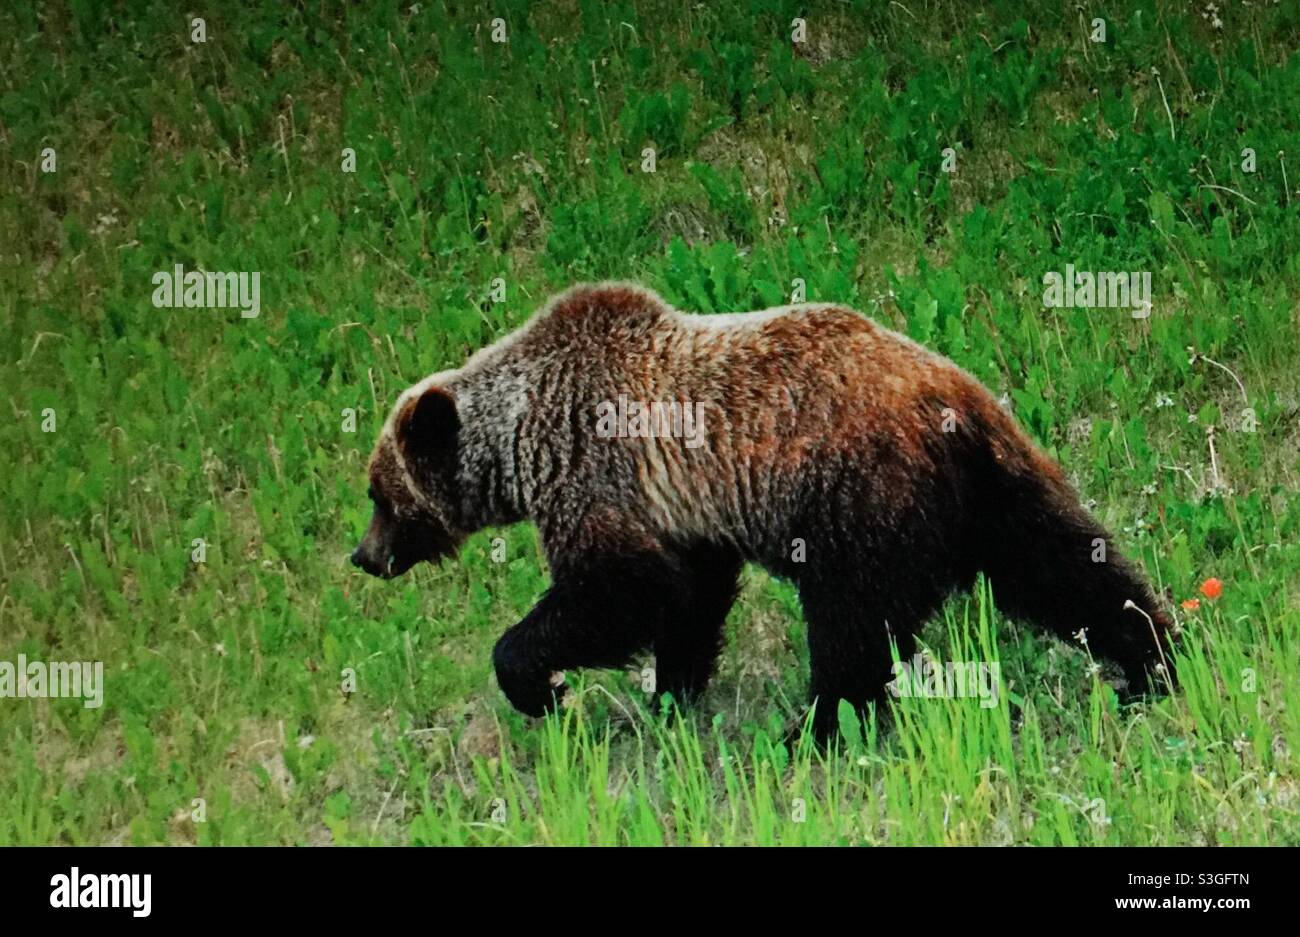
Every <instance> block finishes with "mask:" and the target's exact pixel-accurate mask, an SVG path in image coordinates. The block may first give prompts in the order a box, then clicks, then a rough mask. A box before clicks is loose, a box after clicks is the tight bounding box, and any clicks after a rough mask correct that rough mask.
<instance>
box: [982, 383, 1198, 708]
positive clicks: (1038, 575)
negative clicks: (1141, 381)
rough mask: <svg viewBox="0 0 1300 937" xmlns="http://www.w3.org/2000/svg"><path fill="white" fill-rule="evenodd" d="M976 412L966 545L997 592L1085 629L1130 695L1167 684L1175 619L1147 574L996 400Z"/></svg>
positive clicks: (1073, 628) (1022, 612) (1065, 626)
mask: <svg viewBox="0 0 1300 937" xmlns="http://www.w3.org/2000/svg"><path fill="white" fill-rule="evenodd" d="M990 403H992V401H990ZM993 411H995V412H993ZM983 422H984V423H985V426H984V427H983V428H984V430H985V438H984V439H983V440H982V442H983V446H982V448H983V449H984V455H985V458H984V459H982V460H981V461H982V462H983V463H984V465H983V472H982V474H983V476H984V477H983V478H982V479H981V480H980V481H979V483H977V486H976V487H977V491H978V492H979V494H978V495H977V498H978V501H979V504H980V508H979V510H978V511H977V514H978V515H980V517H979V523H978V525H977V528H976V530H975V531H974V532H973V536H974V537H975V538H976V539H975V541H974V542H973V543H972V545H971V546H972V553H973V555H974V556H976V557H978V558H979V565H980V566H981V567H982V569H983V571H984V573H985V575H986V576H987V578H988V580H989V582H990V585H991V587H992V590H993V599H994V602H995V603H996V604H997V605H998V607H999V608H1000V609H1001V610H1002V611H1003V612H1005V613H1007V614H1009V615H1011V616H1012V617H1014V618H1020V619H1024V620H1027V621H1028V622H1030V623H1031V624H1034V625H1037V626H1039V627H1041V628H1044V629H1047V630H1050V631H1052V632H1054V633H1056V634H1057V635H1058V636H1060V637H1061V638H1062V639H1063V640H1066V641H1069V642H1072V643H1079V638H1078V637H1077V635H1078V634H1079V632H1081V631H1082V632H1083V639H1084V640H1086V642H1087V645H1088V648H1089V649H1090V651H1091V652H1092V654H1093V655H1094V656H1096V657H1099V658H1105V659H1108V660H1111V661H1113V662H1115V663H1116V664H1118V665H1119V666H1120V667H1121V668H1122V669H1123V671H1124V675H1125V677H1126V679H1127V683H1128V687H1127V691H1126V692H1127V694H1128V695H1138V694H1142V693H1145V692H1148V691H1160V690H1163V689H1164V688H1166V687H1172V686H1173V681H1174V679H1175V673H1174V666H1173V653H1172V652H1173V637H1174V630H1173V621H1172V620H1171V618H1170V617H1169V615H1168V614H1166V613H1165V611H1164V610H1163V609H1161V607H1160V605H1159V603H1158V602H1157V600H1156V597H1155V595H1154V594H1153V593H1152V591H1151V588H1150V586H1148V585H1147V583H1146V580H1145V579H1144V578H1143V577H1142V575H1141V574H1140V573H1139V572H1138V570H1137V569H1136V567H1134V566H1133V564H1131V563H1130V562H1129V561H1128V560H1127V559H1125V558H1124V557H1123V556H1121V555H1120V553H1119V551H1118V550H1116V549H1115V546H1114V543H1113V542H1112V540H1111V537H1110V534H1109V533H1108V532H1107V531H1106V530H1105V529H1104V528H1103V527H1102V526H1101V525H1100V524H1098V523H1097V521H1096V520H1094V519H1093V518H1092V517H1091V516H1090V515H1089V514H1088V512H1087V511H1086V510H1085V509H1084V508H1083V506H1082V505H1081V504H1080V503H1079V499H1078V497H1077V496H1076V495H1075V493H1074V492H1073V491H1072V490H1071V488H1070V486H1069V484H1068V482H1066V480H1065V478H1064V476H1063V474H1062V473H1061V469H1060V467H1059V466H1057V465H1056V463H1055V462H1053V461H1052V460H1051V459H1050V458H1048V457H1047V456H1046V455H1045V454H1044V453H1042V452H1041V451H1040V450H1039V449H1038V448H1037V447H1036V446H1035V445H1034V444H1033V442H1031V441H1030V440H1029V438H1028V437H1027V436H1026V435H1025V434H1024V433H1023V432H1022V431H1021V430H1020V428H1019V427H1017V426H1016V425H1015V423H1014V422H1013V421H1012V420H1011V418H1010V417H1009V416H1007V414H1006V413H1004V412H1003V411H1002V409H1001V408H1000V407H998V406H997V405H996V404H995V403H993V404H992V410H991V411H986V413H985V420H984V421H983ZM981 540H983V541H984V542H980V541H981Z"/></svg>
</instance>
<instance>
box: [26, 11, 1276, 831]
mask: <svg viewBox="0 0 1300 937" xmlns="http://www.w3.org/2000/svg"><path fill="white" fill-rule="evenodd" d="M1094 6H1095V8H1096V13H1095V14H1089V15H1087V16H1086V17H1085V15H1084V14H1082V13H1081V12H1080V11H1079V9H1078V8H1076V7H1075V6H1074V5H1072V4H1053V3H1048V2H1042V3H1039V2H1028V3H1022V2H1010V0H1008V2H1005V3H994V4H991V5H989V6H987V7H986V8H985V9H984V11H983V12H980V11H977V10H975V9H973V8H972V7H973V5H968V4H965V3H951V4H949V3H942V2H929V3H927V2H924V0H908V2H906V3H884V2H866V0H857V2H848V3H838V2H837V3H831V2H827V3H813V4H805V5H800V4H795V3H786V2H780V0H720V2H716V3H708V4H695V3H667V2H657V0H638V2H631V0H625V2H610V3H605V2H596V0H584V2H559V3H553V4H529V3H526V2H516V0H509V2H507V0H497V2H494V3H492V4H490V5H480V4H473V3H436V2H430V3H418V4H412V5H407V4H398V5H390V4H361V5H356V6H348V7H344V6H343V5H338V4H333V3H298V4H294V3H263V4H247V5H244V4H236V5H228V4H227V5H213V6H210V7H209V9H207V10H206V11H204V10H199V11H198V12H196V13H194V14H191V13H185V12H178V11H177V8H176V7H175V6H174V5H173V4H167V3H162V2H154V3H125V2H123V3H105V4H99V3H91V2H85V0H82V2H70V3H53V4H48V5H36V6H34V5H32V4H29V3H27V2H23V0H19V2H16V3H13V4H5V5H4V7H3V9H0V37H3V38H0V180H2V181H3V185H0V233H2V241H0V329H2V330H3V336H4V339H3V343H2V344H0V397H3V400H4V401H5V403H6V408H5V409H6V416H5V419H3V420H0V479H3V484H0V661H5V660H7V661H15V660H16V659H17V657H18V655H20V654H22V655H25V656H26V657H27V658H28V659H34V660H63V661H81V660H87V661H102V662H104V669H105V680H106V686H105V693H104V704H103V706H102V707H99V708H93V709H92V708H86V707H85V706H84V705H83V704H82V701H80V700H76V699H55V700H45V699H42V700H16V699H0V843H50V842H54V843H200V844H238V843H340V844H358V843H889V844H910V843H925V844H935V843H962V844H970V843H1037V844H1049V843H1063V844H1120V843H1125V844H1129V843H1133V844H1147V843H1151V844H1165V843H1223V844H1237V843H1292V844H1295V843H1300V775H1298V772H1297V757H1298V756H1297V751H1298V750H1300V611H1298V609H1297V596H1298V595H1300V545H1298V544H1297V538H1298V536H1300V502H1298V501H1297V499H1296V498H1295V497H1294V496H1293V494H1294V492H1295V491H1296V489H1297V483H1298V474H1300V473H1298V466H1297V455H1298V446H1300V430H1298V419H1300V367H1297V363H1298V362H1300V354H1298V352H1300V348H1298V345H1300V342H1298V335H1297V327H1298V324H1300V306H1298V305H1297V297H1298V296H1300V126H1298V123H1297V101H1300V53H1296V52H1295V51H1294V50H1296V49H1297V48H1300V7H1297V6H1296V5H1295V4H1291V3H1280V4H1279V3H1273V2H1263V0H1261V2H1256V3H1252V4H1249V5H1246V4H1239V3H1223V2H1221V3H1220V4H1219V7H1218V8H1215V7H1212V6H1209V5H1202V4H1200V3H1187V4H1184V3H1174V2H1135V3H1131V4H1130V3H1125V4H1120V3H1099V4H1095V5H1094ZM192 15H197V16H203V17H205V23H204V29H205V37H204V38H205V39H206V41H204V42H201V43H198V42H194V41H193V38H194V30H195V26H194V24H192V23H191V16H192ZM1093 15H1095V16H1097V17H1102V18H1104V20H1105V41H1096V42H1094V41H1092V38H1093V37H1094V36H1096V35H1097V33H1096V28H1095V27H1094V26H1093V24H1092V23H1091V20H1092V18H1093ZM796 16H799V17H802V18H803V19H804V20H805V21H806V37H804V38H805V39H806V41H802V42H792V41H791V35H792V31H793V27H792V20H793V19H794V18H795V17H796ZM497 17H499V18H501V19H502V20H503V25H504V30H505V36H504V38H505V39H506V41H505V42H494V41H493V38H494V37H493V32H494V26H493V23H492V20H493V19H494V18H497ZM499 25H500V24H499ZM497 38H502V37H501V36H500V34H499V31H498V36H497ZM47 148H48V149H50V150H53V154H52V155H51V154H50V153H48V152H43V151H46V150H47ZM948 148H951V152H950V153H948V154H945V152H944V151H945V150H946V149H948ZM648 149H650V150H653V153H649V152H647V150H648ZM1246 149H1249V150H1251V151H1252V152H1253V164H1252V162H1251V158H1250V157H1249V156H1248V155H1246V154H1244V153H1243V151H1244V150H1246ZM345 151H347V152H345ZM349 153H350V154H352V155H354V158H355V165H354V167H353V166H352V165H351V161H352V155H349ZM51 159H52V161H53V162H52V163H51ZM51 165H52V166H53V170H54V171H45V170H46V169H49V168H51ZM353 168H354V171H345V170H347V169H353ZM651 168H652V169H653V171H647V170H648V169H651ZM949 169H951V170H954V171H946V170H949ZM177 264H181V265H183V266H184V268H185V269H186V270H192V269H206V270H214V271H256V272H259V273H260V277H261V281H260V282H261V296H260V300H261V309H260V314H259V315H258V316H257V317H256V318H243V317H241V315H240V313H239V311H238V310H236V309H188V308H156V307H155V306H154V305H153V303H152V302H151V297H152V296H153V295H154V289H155V287H154V284H153V283H152V282H151V278H152V277H153V276H154V274H155V273H156V272H158V271H171V270H172V269H173V268H174V267H175V265H177ZM1067 265H1073V267H1074V268H1076V269H1078V270H1088V271H1135V272H1149V273H1150V274H1151V278H1152V308H1151V311H1150V315H1149V316H1148V317H1145V318H1135V317H1134V316H1133V315H1131V314H1130V313H1129V312H1128V311H1126V310H1123V309H1059V308H1045V307H1044V303H1043V276H1044V274H1045V273H1047V272H1049V271H1058V272H1064V271H1065V270H1066V266H1067ZM498 278H499V279H498ZM600 278H621V279H635V280H638V281H640V282H642V283H644V284H646V285H648V286H651V287H653V288H655V289H657V290H659V291H660V292H661V293H662V294H663V295H664V296H665V297H666V298H667V299H668V300H669V301H670V302H672V303H674V304H675V305H677V306H679V307H681V308H683V309H689V310H693V311H699V312H703V313H709V312H719V311H736V310H746V309H751V308H758V307H763V306H768V305H775V304H781V303H786V302H789V301H790V298H791V296H792V295H793V294H794V292H795V291H796V290H798V289H801V288H802V289H803V290H805V291H806V297H807V299H808V300H810V301H820V300H832V301H836V302H841V303H847V304H850V305H852V306H855V307H856V308H858V309H860V310H862V311H863V312H864V313H865V314H866V315H869V316H871V317H873V318H875V319H877V320H879V321H881V322H883V323H886V324H888V325H890V326H892V327H894V328H897V329H899V330H901V331H904V332H906V333H907V334H909V335H911V336H912V337H913V338H915V339H917V340H920V341H922V342H924V343H926V344H927V345H929V346H931V347H933V348H935V349H937V350H939V351H941V352H943V353H944V354H947V355H949V356H951V357H952V358H953V359H955V360H956V361H957V362H958V363H960V364H961V365H962V366H964V367H965V368H967V369H968V370H970V371H971V372H972V373H974V374H975V375H976V376H978V377H979V378H980V379H981V380H982V381H984V382H985V383H986V384H987V385H988V386H989V387H990V388H991V389H992V390H993V391H994V393H996V394H998V395H999V396H1002V395H1005V397H1006V399H1007V401H1008V402H1009V405H1010V406H1011V407H1012V409H1013V410H1014V412H1015V413H1016V415H1017V418H1018V419H1019V420H1020V421H1021V423H1022V424H1023V425H1024V426H1025V427H1026V428H1027V429H1028V430H1029V432H1030V433H1031V434H1032V435H1033V436H1034V437H1035V438H1036V439H1038V440H1039V441H1040V442H1041V443H1042V444H1043V445H1044V446H1045V447H1046V448H1047V449H1048V450H1049V451H1051V452H1052V454H1053V455H1054V456H1056V457H1057V458H1058V459H1059V460H1060V461H1061V462H1062V464H1063V465H1064V466H1065V468H1066V470H1067V472H1068V473H1069V474H1070V476H1071V478H1072V479H1073V480H1074V482H1075V483H1076V484H1077V486H1078V488H1079V489H1080V491H1081V492H1082V494H1083V497H1084V499H1085V501H1087V502H1088V503H1089V505H1090V506H1091V507H1093V509H1094V510H1095V512H1096V514H1097V515H1098V517H1099V518H1100V519H1101V520H1102V521H1103V522H1104V523H1105V524H1107V525H1108V526H1109V527H1110V528H1111V529H1112V530H1114V531H1115V534H1116V537H1117V539H1118V541H1119V542H1120V543H1122V545H1123V547H1124V549H1125V551H1126V552H1128V553H1129V554H1131V555H1133V556H1134V557H1135V558H1137V559H1139V560H1140V561H1141V563H1142V564H1143V565H1144V566H1145V568H1146V570H1147V572H1148V574H1149V576H1150V578H1151V579H1152V581H1153V582H1154V583H1155V584H1156V585H1157V587H1158V589H1159V590H1160V591H1161V592H1162V594H1163V595H1164V596H1165V598H1166V600H1167V602H1168V605H1169V607H1170V608H1171V609H1172V610H1173V612H1174V614H1176V615H1177V617H1178V620H1179V621H1180V623H1181V624H1182V627H1183V629H1184V634H1185V642H1184V645H1183V649H1182V651H1181V653H1180V657H1179V660H1178V662H1177V665H1178V671H1179V674H1180V677H1181V680H1182V689H1181V690H1180V691H1179V692H1178V693H1177V694H1176V695H1174V696H1172V697H1169V698H1164V699H1159V700H1155V701H1150V702H1146V703H1142V704H1139V705H1135V706H1131V707H1121V706H1120V705H1119V704H1118V702H1117V700H1116V697H1115V694H1114V692H1113V691H1112V689H1111V688H1110V686H1109V685H1108V684H1107V683H1106V680H1105V677H1106V674H1105V673H1104V672H1103V673H1100V674H1099V673H1097V672H1096V670H1097V669H1096V668H1095V667H1092V666H1091V665H1090V660H1089V657H1088V655H1087V653H1086V649H1084V648H1082V647H1080V646H1078V645H1077V644H1076V645H1074V646H1066V645H1065V644H1062V643H1059V642H1055V641H1052V640H1049V639H1047V638H1044V637H1040V636H1038V635H1036V634H1031V633H1029V632H1028V631H1026V630H1025V629H1024V628H1023V627H1021V626H1018V625H1016V624H1014V623H1012V622H1008V621H1007V620H1005V619H1004V618H1003V617H1001V616H1000V615H998V614H997V613H996V611H995V610H994V609H993V607H992V605H991V603H990V602H989V600H988V595H987V593H986V592H983V591H981V592H978V593H977V594H976V595H975V596H971V597H967V596H961V597H958V598H955V599H954V600H953V601H952V602H951V603H950V604H949V606H948V607H947V609H946V610H945V612H944V615H943V616H942V617H941V618H940V619H938V620H936V621H935V622H933V623H932V624H931V626H930V627H929V628H928V630H927V631H926V633H925V643H926V644H927V645H928V646H929V647H930V648H931V649H933V651H934V653H935V655H936V656H937V657H938V658H940V659H944V660H949V659H955V660H982V661H997V662H999V664H1000V666H1001V672H1002V677H1003V684H1004V690H1005V692H1003V693H1002V694H1000V697H999V699H998V704H997V706H995V707H981V706H980V705H979V701H978V700H973V699H965V700H929V699H900V700H898V701H897V704H896V705H895V706H894V707H893V713H892V716H891V715H889V714H886V713H880V714H878V716H879V718H877V719H876V720H874V721H873V722H871V723H870V724H869V725H867V726H866V727H864V728H862V729H859V728H858V727H857V726H851V727H850V728H851V729H852V731H851V732H850V738H849V741H848V742H847V743H846V745H845V746H844V747H843V748H842V749H841V750H838V751H835V752H832V753H831V754H830V755H822V754H819V753H817V752H815V751H812V750H810V749H807V748H805V749H803V750H801V751H796V752H795V753H793V755H789V754H787V753H786V751H785V750H784V749H783V748H781V747H780V746H779V745H776V744H774V740H776V739H779V738H780V735H781V731H782V728H783V726H784V725H785V724H786V723H787V722H788V721H790V720H791V719H793V718H796V717H797V716H798V715H799V714H800V712H801V710H802V707H803V700H804V695H805V693H806V687H807V651H806V646H805V641H804V635H803V624H802V622H801V618H800V612H799V603H798V598H797V595H796V594H795V592H794V590H793V589H792V587H790V586H789V585H788V584H786V583H782V582H779V581H775V580H773V579H771V578H769V577H767V576H766V575H764V574H762V573H760V572H758V571H747V572H746V576H745V582H744V589H743V593H742V597H741V601H740V602H739V603H738V605H737V607H736V608H735V609H734V610H733V612H732V615H731V618H730V619H729V621H728V644H727V649H726V652H725V654H724V658H723V661H722V664H721V669H720V672H719V675H718V678H717V679H716V680H715V681H714V684H713V685H712V687H711V689H710V691H709V693H708V695H707V697H706V699H705V700H704V702H703V704H702V705H701V706H700V707H698V708H697V709H695V710H694V711H692V712H690V713H689V714H687V715H686V717H685V718H679V717H677V716H676V715H672V714H660V713H658V712H656V711H654V708H653V707H652V706H651V705H650V704H649V703H648V702H647V700H648V697H647V695H646V694H645V693H644V692H643V691H642V688H641V687H642V680H641V676H640V674H639V672H638V671H639V668H640V664H638V666H637V667H636V668H630V669H629V671H628V672H627V673H614V672H603V673H599V672H593V673H587V674H584V675H581V677H580V680H579V689H580V693H579V695H578V699H577V702H576V704H575V705H574V706H572V707H570V708H569V709H567V710H566V711H565V712H564V713H563V714H561V715H559V716H556V717H552V718H550V719H548V720H547V721H545V722H544V723H536V722H532V721H530V720H527V719H524V718H522V717H520V716H519V715H518V714H516V713H514V712H513V711H512V710H511V709H510V707H509V706H508V704H507V703H506V701H505V700H504V698H503V697H502V695H501V694H500V692H499V691H498V689H497V688H496V685H495V681H494V678H493V676H492V673H491V667H490V651H491V647H492V644H493V642H494V641H495V639H496V638H497V636H498V635H499V634H500V633H501V632H502V631H503V630H504V629H505V628H506V627H508V626H509V625H511V624H513V623H514V622H515V621H517V620H519V619H520V618H521V617H522V616H523V615H524V614H525V613H526V612H527V611H528V609H529V608H530V607H531V605H532V603H533V602H534V601H535V600H536V599H537V597H538V596H539V595H540V594H541V592H542V591H543V590H544V588H545V586H546V583H547V574H546V570H545V567H544V565H543V564H542V563H541V562H540V558H539V551H538V544H537V540H536V533H535V531H534V530H533V529H532V528H530V527H526V526H521V527H516V528H512V529H509V530H495V531H487V532H484V533H481V534H479V535H477V536H475V537H474V538H472V539H471V540H470V542H469V543H468V544H467V546H466V548H465V549H464V551H463V553H462V555H461V557H460V558H459V559H458V560H457V561H455V562H451V563H448V564H446V565H445V566H443V567H441V568H437V569H434V568H432V567H428V566H426V567H423V568H420V569H417V570H415V571H414V572H413V573H412V574H410V575H408V576H407V577H405V578H403V579H401V580H397V581H394V582H380V581H376V580H372V579H370V578H368V577H365V576H364V575H363V574H362V573H360V572H358V571H356V570H354V569H352V568H351V567H350V566H349V565H348V564H347V562H346V555H347V552H348V551H349V550H350V549H351V548H352V546H353V545H354V544H355V542H356V540H357V539H358V537H359V536H360V534H361V532H362V530H363V529H364V526H365V523H366V520H367V518H368V514H369V507H368V504H367V501H366V498H365V490H366V479H365V474H364V466H365V460H366V457H367V454H368V452H369V449H370V447H371V445H372V443H373V440H374V437H375V435H376V433H377V431H378V428H379V427H380V425H381V424H382V422H383V419H384V417H385V415H386V413H387V410H388V408H389V407H390V406H391V404H392V401H393V400H394V399H395V397H396V395H397V394H398V393H399V392H400V391H401V390H402V389H403V388H404V387H405V386H407V385H408V384H409V383H412V382H414V381H415V380H417V379H419V378H420V377H421V376H423V375H425V374H427V373H429V372H431V371H434V370H437V369H440V368H443V367H448V366H454V365H455V364H457V363H459V362H460V361H462V360H463V359H464V358H465V356H466V355H468V354H469V353H470V352H472V351H473V350H474V349H476V348H479V347H481V346H483V345H484V344H487V343H489V342H491V341H493V340H495V339H496V338H498V337H499V336H501V335H503V334H505V333H506V332H508V331H509V330H510V329H512V328H513V327H515V326H516V325H518V324H519V323H521V322H523V321H524V320H525V319H526V318H527V317H528V316H529V315H530V313H531V312H532V311H533V310H534V309H536V308H537V306H538V305H540V303H541V302H543V301H544V299H545V298H546V297H547V296H548V295H549V294H550V293H552V292H553V291H556V290H558V289H560V288H562V287H564V286H566V285H569V284H571V283H572V282H574V281H577V280H584V279H600ZM502 299H503V301H498V300H502ZM347 410H351V411H354V412H355V427H352V426H351V424H350V422H349V417H348V415H347V414H346V413H345V411H347ZM51 412H52V414H53V421H52V422H51V417H50V414H51ZM51 428H52V429H53V431H47V430H49V429H51ZM349 430H352V431H349ZM497 537H500V538H503V542H504V550H503V551H502V550H498V551H497V555H496V556H494V555H493V539H494V538H497ZM196 540H201V541H202V544H196V543H195V541H196ZM200 554H201V555H202V559H203V562H195V559H194V558H195V556H196V555H200ZM1208 578H1217V579H1218V580H1220V581H1221V583H1222V594H1221V595H1220V596H1219V597H1218V598H1216V599H1213V600H1211V599H1209V598H1207V597H1205V596H1201V595H1199V592H1198V589H1199V587H1200V585H1201V583H1202V582H1203V581H1204V580H1206V579H1208ZM882 588H888V584H887V583H883V584H882ZM1193 598H1199V607H1198V608H1194V609H1193V608H1184V607H1183V604H1182V603H1184V602H1185V601H1188V600H1191V599H1193ZM1188 604H1189V605H1190V604H1192V603H1190V602H1188ZM647 663H648V661H647ZM345 671H346V672H347V673H346V674H345ZM572 676H573V675H571V677H572ZM345 679H346V680H348V681H350V682H351V681H354V691H353V692H344V691H343V689H342V684H343V683H344V682H345Z"/></svg>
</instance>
